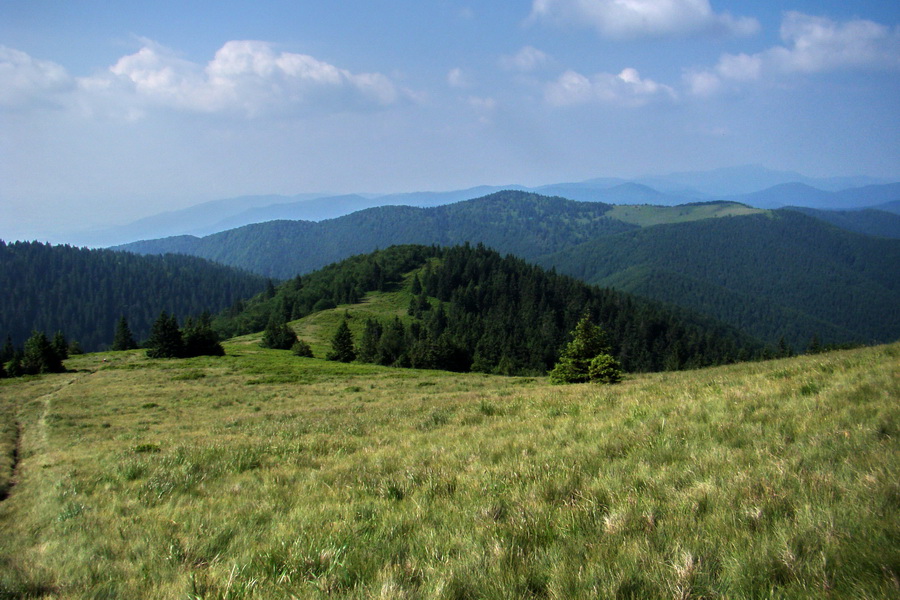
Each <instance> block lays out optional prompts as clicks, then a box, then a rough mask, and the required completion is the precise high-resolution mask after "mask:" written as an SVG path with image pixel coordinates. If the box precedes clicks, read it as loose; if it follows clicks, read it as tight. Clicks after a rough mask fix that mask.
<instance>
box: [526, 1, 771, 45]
mask: <svg viewBox="0 0 900 600" xmlns="http://www.w3.org/2000/svg"><path fill="white" fill-rule="evenodd" d="M530 20H532V21H534V20H543V21H551V22H555V23H564V24H574V25H582V26H587V27H593V28H595V29H596V30H597V31H598V32H599V33H600V34H601V35H603V36H605V37H610V38H625V39H627V38H638V37H666V36H680V35H697V34H732V35H751V34H754V33H756V32H757V31H758V30H759V22H758V21H757V20H756V19H753V18H750V17H733V16H731V15H730V14H728V13H716V12H714V11H713V10H712V7H711V6H710V4H709V0H533V2H532V6H531V16H530Z"/></svg>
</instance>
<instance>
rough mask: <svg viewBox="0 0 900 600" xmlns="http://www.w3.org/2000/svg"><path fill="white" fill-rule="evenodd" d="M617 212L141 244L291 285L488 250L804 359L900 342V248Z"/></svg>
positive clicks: (361, 223)
mask: <svg viewBox="0 0 900 600" xmlns="http://www.w3.org/2000/svg"><path fill="white" fill-rule="evenodd" d="M610 211H611V207H610V206H609V205H606V204H601V203H590V202H575V201H571V200H566V199H563V198H550V197H545V196H540V195H537V194H530V193H526V192H517V191H506V192H498V193H496V194H492V195H490V196H485V197H483V198H478V199H475V200H469V201H465V202H459V203H457V204H452V205H447V206H441V207H436V208H410V207H402V206H385V207H380V208H374V209H368V210H364V211H360V212H358V213H354V214H352V215H348V216H345V217H341V218H338V219H332V220H330V221H323V222H321V223H310V222H301V221H293V222H292V221H275V222H270V223H261V224H257V225H251V226H247V227H242V228H240V229H234V230H231V231H226V232H223V233H220V234H216V235H213V236H209V237H206V238H203V239H198V238H173V239H169V240H155V241H150V242H140V243H138V244H133V245H130V246H128V247H129V248H131V249H133V250H135V251H138V252H159V251H164V250H167V249H177V250H178V251H184V252H190V253H193V254H198V255H200V256H204V257H207V258H211V259H214V260H217V261H220V262H222V263H225V264H233V265H239V266H241V267H243V268H247V269H249V270H253V271H256V272H260V273H266V274H270V275H273V276H279V277H283V278H288V277H293V276H295V275H297V274H303V273H307V272H310V271H312V270H313V269H316V268H321V267H322V266H323V265H325V264H327V263H331V262H336V261H338V260H342V259H343V258H346V257H348V256H350V255H353V254H361V253H366V252H371V251H372V250H375V249H377V248H384V247H387V246H389V245H391V244H405V243H421V244H427V245H431V244H437V245H442V246H443V245H453V244H458V243H463V242H470V243H473V244H474V243H484V244H485V245H486V246H488V247H490V248H494V249H496V250H498V251H499V252H503V253H507V252H508V253H512V254H514V255H516V256H518V257H519V258H523V259H525V260H528V261H532V262H535V263H537V264H539V265H541V266H544V267H546V268H551V267H555V268H558V269H559V270H560V271H561V272H563V273H566V274H569V275H572V276H574V277H576V278H579V279H582V280H584V281H587V282H588V283H595V284H600V285H603V286H606V287H614V288H616V289H620V290H623V291H627V292H631V293H634V294H637V295H641V296H647V297H649V298H653V299H656V300H659V301H662V302H666V303H670V304H674V305H678V306H682V307H684V308H687V309H690V310H693V311H697V312H701V313H705V314H709V315H711V316H713V317H715V318H717V319H719V320H721V321H723V322H726V323H728V324H730V325H732V326H734V327H736V328H738V329H741V330H743V331H746V332H747V333H749V334H750V335H752V336H754V337H757V338H760V339H761V340H763V341H764V342H766V343H768V344H771V345H774V344H777V343H778V342H779V341H780V340H781V339H782V338H783V339H785V340H786V341H787V343H789V344H790V345H791V346H792V347H793V348H795V349H796V350H798V351H799V350H803V349H805V348H806V346H807V344H808V343H809V342H810V340H811V339H812V337H813V336H815V335H817V336H819V338H820V339H821V340H822V341H823V343H825V344H846V343H871V342H886V341H893V340H896V339H898V337H900V311H896V310H895V307H896V306H898V291H900V285H898V281H897V280H898V272H900V269H897V264H900V263H898V259H897V257H898V254H900V240H896V239H880V238H875V237H870V236H865V235H860V234H855V233H852V232H849V231H846V230H842V229H840V228H838V227H836V226H833V225H830V224H829V223H826V222H825V221H823V220H821V219H820V218H813V217H810V216H807V215H804V214H801V213H799V212H796V211H793V210H786V209H785V210H778V211H770V212H768V213H766V214H764V215H747V216H730V217H718V218H709V219H704V220H696V221H691V222H685V223H677V224H668V225H665V224H664V225H653V226H645V227H643V228H641V227H639V226H638V225H634V224H628V223H624V222H622V221H619V220H616V219H614V218H612V217H611V216H610ZM858 213H859V214H856V213H854V214H853V215H850V216H849V217H852V218H853V219H854V223H855V224H856V225H859V226H860V227H863V226H864V225H865V223H862V221H865V222H866V223H868V225H865V227H870V228H871V226H872V223H870V221H871V218H870V217H871V215H870V214H869V213H867V212H866V211H858ZM884 214H887V213H884ZM888 216H891V215H888ZM849 217H848V218H849ZM842 218H843V217H842ZM845 220H846V219H845ZM845 225H846V226H847V227H850V226H851V224H847V223H845ZM889 225H890V224H889V223H888V226H889ZM854 226H855V225H854ZM865 227H864V228H865ZM263 325H265V324H263Z"/></svg>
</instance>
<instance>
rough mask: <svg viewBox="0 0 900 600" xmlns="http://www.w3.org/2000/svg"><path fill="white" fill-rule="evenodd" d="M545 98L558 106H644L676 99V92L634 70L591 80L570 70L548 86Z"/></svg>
mask: <svg viewBox="0 0 900 600" xmlns="http://www.w3.org/2000/svg"><path fill="white" fill-rule="evenodd" d="M544 97H545V99H546V100H547V102H548V103H550V104H552V105H554V106H572V105H576V104H586V103H589V102H601V103H606V104H615V105H620V106H641V105H644V104H647V103H649V102H651V101H653V100H657V99H674V98H675V91H674V90H673V89H672V88H670V87H669V86H667V85H663V84H661V83H657V82H655V81H653V80H652V79H641V76H640V73H638V71H637V70H636V69H631V68H628V69H624V70H622V72H621V73H619V74H618V75H613V74H611V73H598V74H596V75H593V76H591V77H586V76H584V75H582V74H581V73H577V72H575V71H571V70H569V71H566V72H565V73H563V74H562V75H560V76H559V78H558V79H557V80H556V81H554V82H552V83H550V84H549V85H547V87H546V89H545V92H544Z"/></svg>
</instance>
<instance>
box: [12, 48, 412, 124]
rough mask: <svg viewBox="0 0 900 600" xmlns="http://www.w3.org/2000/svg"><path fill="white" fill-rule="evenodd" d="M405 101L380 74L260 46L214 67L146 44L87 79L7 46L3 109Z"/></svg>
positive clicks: (245, 110) (324, 106)
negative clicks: (52, 106) (51, 106)
mask: <svg viewBox="0 0 900 600" xmlns="http://www.w3.org/2000/svg"><path fill="white" fill-rule="evenodd" d="M400 96H401V93H400V92H399V91H398V90H397V88H396V87H395V86H394V84H393V83H392V82H391V80H390V79H389V78H388V77H386V76H384V75H382V74H380V73H351V72H350V71H348V70H346V69H341V68H338V67H336V66H334V65H331V64H329V63H327V62H323V61H321V60H318V59H316V58H314V57H312V56H308V55H305V54H295V53H290V52H278V51H276V50H275V49H274V48H273V46H272V45H271V44H269V43H267V42H260V41H230V42H227V43H226V44H225V45H223V46H222V47H221V48H220V49H219V50H218V51H217V52H216V54H215V56H214V58H213V59H212V60H211V61H209V63H207V64H206V65H200V64H197V63H193V62H190V61H187V60H184V59H182V58H179V57H178V56H176V55H175V53H173V52H171V51H169V50H167V49H165V48H163V47H161V46H159V45H157V44H154V43H152V42H149V41H146V42H145V43H144V45H143V47H142V48H141V49H140V50H139V51H137V52H135V53H134V54H130V55H128V56H124V57H122V58H120V59H119V60H118V61H117V62H116V63H115V64H114V65H113V66H111V67H110V68H109V69H108V70H107V71H106V72H103V73H99V74H97V75H93V76H90V77H82V78H72V77H71V76H69V75H68V74H67V73H66V71H65V69H64V68H63V67H62V66H60V65H58V64H56V63H52V62H49V61H41V60H36V59H34V58H31V57H30V56H28V55H27V54H25V53H23V52H19V51H17V50H12V49H8V48H0V105H2V106H6V107H19V108H24V107H26V106H28V105H38V104H40V103H54V104H65V103H66V102H70V103H72V104H74V105H78V106H81V107H82V108H84V109H86V110H88V111H89V112H98V111H103V110H110V111H113V112H118V113H123V114H128V115H130V116H132V117H134V116H139V115H140V114H143V113H144V112H145V111H147V110H150V109H153V108H166V109H174V110H182V111H189V112H194V113H207V114H234V115H242V116H246V117H256V116H260V115H269V114H292V113H297V112H304V111H327V112H335V111H343V110H361V109H369V108H373V107H383V106H388V105H391V104H394V103H396V102H397V101H398V100H399V99H400Z"/></svg>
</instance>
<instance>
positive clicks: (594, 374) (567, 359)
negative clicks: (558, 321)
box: [550, 315, 622, 383]
mask: <svg viewBox="0 0 900 600" xmlns="http://www.w3.org/2000/svg"><path fill="white" fill-rule="evenodd" d="M621 380H622V368H621V366H620V365H619V361H617V360H616V359H615V358H614V357H613V356H612V354H611V353H610V347H609V343H608V342H607V340H606V334H605V333H604V332H603V330H602V329H600V327H598V326H597V325H594V324H593V323H591V319H590V317H589V316H588V315H585V316H584V317H582V318H581V320H580V321H579V322H578V324H577V325H576V326H575V330H574V331H572V341H571V342H569V344H568V345H567V346H566V348H565V349H564V350H563V352H562V355H561V356H560V358H559V362H557V363H556V366H555V367H553V370H552V371H550V382H551V383H587V382H588V381H596V382H598V383H616V382H617V381H621Z"/></svg>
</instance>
